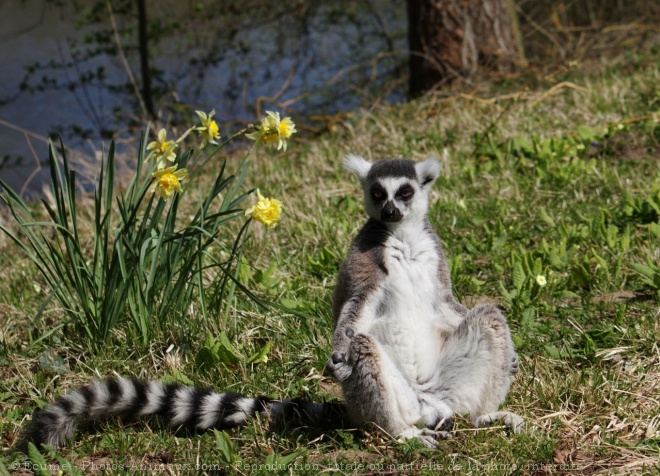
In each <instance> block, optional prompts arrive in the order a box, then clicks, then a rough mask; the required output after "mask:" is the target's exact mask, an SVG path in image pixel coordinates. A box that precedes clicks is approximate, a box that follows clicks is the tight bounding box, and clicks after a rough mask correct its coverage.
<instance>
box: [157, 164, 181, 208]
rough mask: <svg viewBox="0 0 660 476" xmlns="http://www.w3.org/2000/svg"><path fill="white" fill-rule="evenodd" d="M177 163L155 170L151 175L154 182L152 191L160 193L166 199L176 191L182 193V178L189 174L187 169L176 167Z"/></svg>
mask: <svg viewBox="0 0 660 476" xmlns="http://www.w3.org/2000/svg"><path fill="white" fill-rule="evenodd" d="M176 167H177V166H176V165H174V166H172V167H167V168H166V169H161V170H157V171H155V172H154V173H153V174H151V176H152V177H153V179H154V183H153V185H152V186H151V192H152V193H156V194H158V196H159V197H160V198H162V199H164V200H167V199H168V198H170V197H171V196H172V194H173V193H174V192H177V193H181V191H182V190H181V180H183V179H185V178H186V177H187V176H188V170H187V169H179V170H177V169H176Z"/></svg>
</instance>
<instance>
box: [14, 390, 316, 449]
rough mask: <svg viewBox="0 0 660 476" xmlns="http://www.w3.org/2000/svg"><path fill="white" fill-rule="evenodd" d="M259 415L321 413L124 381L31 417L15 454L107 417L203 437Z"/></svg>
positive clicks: (293, 404)
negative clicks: (151, 418) (146, 419)
mask: <svg viewBox="0 0 660 476" xmlns="http://www.w3.org/2000/svg"><path fill="white" fill-rule="evenodd" d="M257 413H260V414H263V415H265V416H267V417H269V418H272V419H278V418H281V417H285V418H286V417H287V416H301V415H305V416H306V417H308V418H309V419H312V420H313V419H315V417H318V416H320V415H321V414H322V413H323V405H322V404H319V403H310V402H303V401H299V400H288V401H287V400H285V401H277V400H272V399H270V398H268V397H257V398H247V397H244V396H242V395H239V394H236V393H217V392H215V391H214V390H212V389H210V388H199V387H187V386H183V385H179V384H165V383H162V382H158V381H149V382H145V381H141V380H136V379H129V378H123V377H117V378H110V379H107V380H96V381H93V382H92V383H90V384H88V385H86V386H84V387H81V388H79V389H77V390H74V391H72V392H69V393H67V394H66V395H63V396H62V397H60V398H59V399H57V400H56V401H55V402H54V403H51V404H50V405H48V406H47V407H46V408H44V409H43V410H42V411H38V412H35V414H34V416H33V418H32V421H31V422H30V424H29V426H28V428H27V430H26V432H25V434H24V435H23V439H22V441H21V444H19V447H18V449H19V450H22V451H25V450H26V449H27V444H28V443H29V442H32V443H34V444H35V445H36V446H37V448H40V447H41V444H47V445H51V446H54V447H58V446H62V445H63V444H64V443H65V442H66V440H68V439H70V438H71V437H72V436H73V433H74V431H75V429H76V427H77V426H78V424H79V423H81V422H83V421H88V420H95V419H101V418H105V417H110V416H121V417H127V418H133V417H141V416H147V415H157V416H158V417H160V419H161V420H162V421H163V423H165V424H167V425H169V426H170V427H172V428H184V429H187V430H191V431H204V430H208V429H212V428H215V429H227V428H234V427H237V426H242V425H245V423H246V422H247V421H248V419H249V418H251V417H254V416H255V415H256V414H257ZM308 418H304V419H308Z"/></svg>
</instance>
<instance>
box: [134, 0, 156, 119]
mask: <svg viewBox="0 0 660 476" xmlns="http://www.w3.org/2000/svg"><path fill="white" fill-rule="evenodd" d="M137 4H138V42H139V52H140V70H141V71H142V98H143V99H144V106H145V108H146V109H147V113H149V116H151V119H155V118H156V109H155V108H154V100H153V93H152V91H151V70H150V69H149V36H148V34H147V6H146V4H145V0H138V2H137Z"/></svg>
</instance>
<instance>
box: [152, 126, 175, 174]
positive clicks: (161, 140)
mask: <svg viewBox="0 0 660 476" xmlns="http://www.w3.org/2000/svg"><path fill="white" fill-rule="evenodd" d="M166 139H167V131H166V130H165V129H161V130H160V131H158V140H155V141H153V142H150V143H149V144H148V145H147V150H148V151H151V153H152V154H153V156H154V158H155V159H156V161H157V162H158V168H159V169H160V168H164V167H165V165H164V160H168V161H170V162H174V160H175V159H176V153H175V152H174V149H175V148H176V146H177V144H176V142H174V141H173V140H166Z"/></svg>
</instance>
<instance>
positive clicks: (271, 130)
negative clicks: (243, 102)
mask: <svg viewBox="0 0 660 476" xmlns="http://www.w3.org/2000/svg"><path fill="white" fill-rule="evenodd" d="M256 129H257V131H256V132H252V133H251V134H245V137H247V138H249V139H252V140H255V141H256V140H261V141H262V142H263V143H264V144H266V145H267V146H268V147H272V148H273V149H277V150H286V147H287V142H286V140H287V139H289V138H290V137H291V136H292V135H293V134H294V133H295V132H298V131H296V125H295V124H294V123H293V121H292V120H291V118H290V117H285V118H284V119H280V113H279V112H273V111H267V112H266V117H264V118H263V120H262V121H261V124H260V125H258V126H256Z"/></svg>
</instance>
